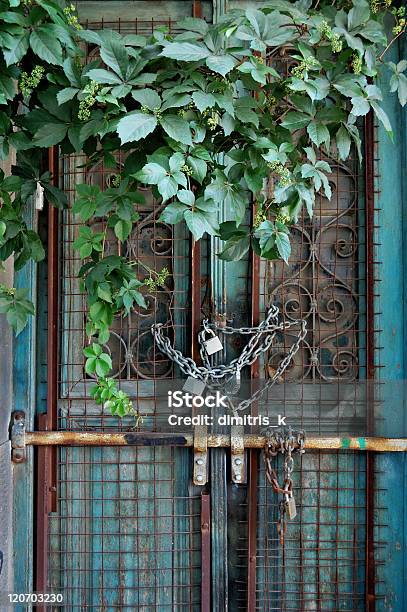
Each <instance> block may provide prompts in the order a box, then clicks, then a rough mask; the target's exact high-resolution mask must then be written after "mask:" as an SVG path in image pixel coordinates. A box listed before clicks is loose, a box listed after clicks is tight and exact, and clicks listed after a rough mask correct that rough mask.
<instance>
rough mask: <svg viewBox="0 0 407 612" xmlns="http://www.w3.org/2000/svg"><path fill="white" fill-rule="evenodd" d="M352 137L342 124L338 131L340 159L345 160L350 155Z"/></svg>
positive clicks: (337, 140) (337, 139) (337, 142)
mask: <svg viewBox="0 0 407 612" xmlns="http://www.w3.org/2000/svg"><path fill="white" fill-rule="evenodd" d="M350 145H351V139H350V136H349V134H348V131H347V130H346V128H344V127H343V125H341V127H340V128H339V130H338V131H337V132H336V146H337V147H338V152H339V159H342V160H345V159H347V158H348V157H349V152H350Z"/></svg>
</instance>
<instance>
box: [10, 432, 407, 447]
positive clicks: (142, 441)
mask: <svg viewBox="0 0 407 612" xmlns="http://www.w3.org/2000/svg"><path fill="white" fill-rule="evenodd" d="M22 438H23V439H22ZM243 440H244V446H245V448H263V447H264V446H265V444H266V441H267V438H266V437H265V436H260V435H250V434H247V435H245V436H244V437H243ZM24 445H26V446H193V445H194V437H193V434H192V433H179V434H168V433H151V432H120V433H104V432H88V431H86V432H84V431H29V432H26V433H25V435H24V436H20V437H19V441H18V446H17V445H16V446H17V447H18V448H21V447H23V446H24ZM16 446H15V447H16ZM208 447H210V448H220V447H230V436H228V435H225V434H209V435H208ZM305 448H306V449H310V450H311V449H315V450H357V451H377V452H395V451H396V452H403V451H404V452H405V451H407V438H364V437H351V436H342V437H323V436H307V437H306V439H305Z"/></svg>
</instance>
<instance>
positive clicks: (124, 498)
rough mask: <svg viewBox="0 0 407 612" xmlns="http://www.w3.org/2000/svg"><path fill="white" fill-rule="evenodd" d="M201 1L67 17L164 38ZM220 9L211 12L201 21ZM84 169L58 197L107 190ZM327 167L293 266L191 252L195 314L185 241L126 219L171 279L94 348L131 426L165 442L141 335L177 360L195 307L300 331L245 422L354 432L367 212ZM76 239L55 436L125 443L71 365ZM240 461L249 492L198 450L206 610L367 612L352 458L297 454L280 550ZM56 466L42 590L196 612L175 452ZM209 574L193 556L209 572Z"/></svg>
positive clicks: (264, 499)
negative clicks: (110, 367)
mask: <svg viewBox="0 0 407 612" xmlns="http://www.w3.org/2000/svg"><path fill="white" fill-rule="evenodd" d="M198 4H200V3H192V2H154V3H151V2H132V3H131V4H130V3H120V12H121V20H120V22H118V21H117V6H118V5H117V4H116V3H113V2H106V3H103V4H101V5H100V4H98V8H97V15H96V14H95V9H94V7H95V6H96V5H95V4H94V3H91V2H83V3H81V2H80V3H79V14H80V16H81V17H82V18H83V19H86V18H88V19H89V20H90V21H91V20H93V22H92V27H103V26H105V27H116V28H117V29H120V31H125V32H140V33H146V32H149V31H151V28H152V27H153V26H154V24H158V25H163V23H166V24H168V25H169V26H170V27H171V29H173V28H174V24H176V20H177V19H179V18H180V17H181V15H182V16H184V15H185V16H186V15H188V14H191V13H192V11H193V10H194V7H195V10H196V8H197V5H198ZM221 4H222V3H216V5H215V6H214V8H215V9H216V11H215V12H214V14H215V16H216V15H218V13H219V12H220V5H221ZM239 4H241V3H239ZM246 4H248V3H246ZM251 4H253V3H251ZM234 5H237V2H235V3H234ZM201 8H202V10H203V12H204V15H205V16H206V17H207V18H208V19H211V16H212V3H210V2H203V3H202V4H201ZM102 14H103V16H104V21H103V22H101V21H100V18H101V15H102ZM96 17H97V18H98V20H99V21H98V23H95V20H96ZM136 18H137V19H136ZM152 18H153V19H152ZM88 52H89V53H92V49H88ZM277 61H280V60H279V59H278V58H277ZM120 155H121V154H120V152H118V153H117V156H118V159H119V161H120V163H126V160H125V159H122V158H121V157H120ZM83 161H84V159H83V158H80V157H78V156H70V157H67V158H64V159H62V158H61V160H60V177H61V184H63V185H64V187H65V190H66V192H67V194H68V196H69V199H70V203H71V204H72V199H73V192H74V187H75V184H76V183H78V182H82V181H86V182H89V183H91V184H98V185H99V186H101V187H102V188H106V187H107V186H109V184H110V182H111V180H112V176H111V170H110V169H109V168H106V167H104V166H103V164H98V165H96V166H94V167H90V168H88V169H86V170H84V169H83V167H81V166H82V164H83ZM329 161H330V163H331V165H332V167H333V173H332V176H331V181H330V182H331V185H332V187H333V198H332V200H331V201H330V202H329V201H327V200H326V199H324V198H320V199H319V200H318V201H317V207H316V211H315V216H314V219H313V220H312V221H310V220H309V219H307V218H305V217H304V218H302V219H301V220H300V222H299V223H298V225H297V226H296V227H295V228H294V230H293V235H294V248H293V255H292V257H291V259H290V265H289V266H288V267H287V266H284V265H283V264H281V263H264V262H262V263H261V264H260V272H259V274H257V273H254V272H253V271H254V270H255V267H254V266H253V261H252V260H251V258H250V257H248V258H247V259H246V260H244V261H242V262H238V263H233V264H230V265H229V267H226V265H225V264H224V263H223V262H220V261H219V260H217V259H216V258H215V256H214V254H215V252H217V251H218V250H219V249H218V248H217V245H216V239H215V241H213V242H212V243H211V244H208V243H205V242H203V243H202V245H201V262H200V266H199V267H200V274H201V277H202V291H200V294H201V295H200V303H199V304H196V303H194V304H191V295H192V292H191V274H192V273H191V265H190V260H191V253H192V251H191V244H190V239H189V235H188V234H187V232H186V230H185V228H182V227H181V228H180V227H175V228H172V227H169V226H166V225H165V224H162V223H160V222H158V221H157V219H158V217H159V214H160V212H161V206H160V203H159V202H157V201H155V200H154V199H153V198H152V196H151V194H150V193H149V192H146V193H145V195H146V203H145V204H143V205H141V206H140V207H139V208H140V209H139V212H140V214H141V217H142V220H141V222H140V223H139V224H138V227H137V229H136V230H135V231H134V233H133V234H132V236H131V237H130V239H129V241H128V243H127V245H126V249H127V252H128V254H129V255H130V256H133V255H134V257H137V258H138V259H141V260H142V262H143V263H145V264H146V265H149V266H151V267H153V268H154V269H156V270H157V269H158V270H159V269H162V268H163V267H167V268H168V269H169V270H170V272H171V275H172V278H171V279H170V281H169V282H168V285H167V286H166V287H165V288H164V289H163V290H162V291H159V292H158V294H157V296H149V297H148V296H147V297H148V299H149V309H148V311H147V313H144V312H142V311H137V310H134V311H133V312H132V313H131V315H130V317H129V318H125V317H118V318H117V320H116V321H115V324H114V332H113V334H112V338H111V341H110V342H109V346H108V350H109V351H110V353H111V355H112V358H113V363H114V375H115V377H116V378H117V380H118V381H120V385H121V387H122V388H124V389H125V390H126V391H127V392H128V393H129V394H130V396H131V397H132V398H133V399H134V401H135V403H136V405H137V407H138V408H139V410H140V412H141V413H142V414H143V415H144V420H143V423H142V428H143V429H147V430H150V431H159V430H160V429H161V428H162V427H163V424H164V419H163V416H162V412H161V413H160V410H159V408H160V407H159V406H158V404H157V385H158V384H159V381H160V380H171V379H173V378H175V377H176V376H177V375H178V374H179V373H178V372H177V371H176V370H175V369H174V368H173V366H172V364H170V363H169V362H168V361H167V359H166V358H165V357H164V356H162V355H160V354H159V352H158V351H157V349H156V347H154V344H153V340H152V337H151V334H150V326H151V324H152V323H153V322H162V323H165V324H167V326H168V333H169V334H170V335H171V336H172V339H173V340H174V342H175V344H176V346H177V348H179V349H181V350H182V351H183V352H184V353H187V354H189V353H190V347H191V344H192V338H191V326H192V306H194V308H195V309H196V308H197V309H198V310H199V311H202V312H203V313H205V314H206V315H207V314H209V315H211V316H213V315H214V314H215V312H217V313H223V312H225V311H226V312H227V315H228V317H230V319H232V320H234V321H235V324H236V325H240V324H245V325H246V324H249V323H250V322H251V317H252V312H251V310H252V308H251V307H252V306H253V305H254V306H255V307H256V308H257V307H258V310H259V311H260V317H262V316H263V314H264V312H265V309H266V307H267V305H269V304H271V303H273V304H276V305H278V306H279V308H280V310H281V313H282V316H283V317H284V318H285V319H288V320H290V319H297V318H306V319H307V322H308V330H309V331H308V335H307V337H306V339H305V342H304V343H303V345H302V346H301V349H300V351H299V352H298V354H297V355H296V357H295V359H294V361H293V363H292V364H291V366H290V367H289V369H288V371H287V373H286V376H285V381H284V382H286V383H289V384H280V385H278V386H275V387H273V389H272V392H271V393H270V394H269V395H268V396H267V397H266V398H265V399H264V400H263V401H262V402H261V403H260V404H259V405H258V406H257V408H256V409H257V410H259V412H260V414H268V415H276V414H278V413H280V414H286V415H287V416H288V418H287V422H288V423H290V424H292V425H293V426H294V427H297V428H299V427H305V428H306V429H308V430H309V431H312V433H324V432H326V431H330V432H333V431H335V432H339V431H346V430H347V429H348V425H349V422H350V421H349V420H347V421H346V419H344V418H343V417H344V415H347V416H348V417H351V418H352V419H353V421H354V419H355V418H357V419H359V421H358V423H359V426H360V428H361V431H365V429H364V428H365V426H366V418H365V417H366V415H365V414H364V413H363V411H362V412H360V410H359V407H360V401H359V399H360V397H359V395H358V394H359V393H360V391H359V387H358V383H357V381H358V380H359V379H360V378H363V377H364V375H365V371H366V352H365V344H366V335H367V333H368V331H369V330H368V328H367V320H366V288H365V280H364V279H365V272H366V265H367V262H366V259H365V255H364V252H365V249H364V243H365V236H366V227H365V218H364V217H365V215H364V203H363V198H359V195H360V194H359V192H360V185H359V177H358V172H359V171H358V169H357V164H356V162H355V160H354V161H352V162H351V163H350V165H349V166H346V167H345V166H344V165H343V164H340V163H338V162H336V160H329ZM271 188H272V186H271ZM222 214H226V211H222ZM99 224H103V220H100V222H99ZM78 227H79V223H78V220H77V219H75V217H74V215H73V214H72V212H70V211H69V210H68V211H67V212H66V213H64V216H63V218H62V219H61V225H60V236H61V245H62V246H61V262H62V263H61V267H60V276H61V290H60V313H59V314H60V328H61V330H60V331H61V334H60V337H61V346H60V363H59V375H58V376H59V381H58V382H59V400H58V427H59V428H60V429H71V430H90V431H101V430H103V431H109V430H110V431H112V430H118V429H125V430H132V428H134V427H135V423H134V421H133V420H131V419H124V420H123V421H119V419H118V418H117V417H111V416H110V415H109V414H106V413H104V412H103V410H102V409H101V408H100V407H99V406H97V405H96V404H95V403H94V402H93V401H92V400H91V398H90V388H91V386H92V384H93V381H92V379H91V378H89V377H87V376H86V375H85V374H84V359H83V356H82V347H83V345H84V344H85V342H86V337H85V303H84V300H83V297H82V296H81V295H80V290H79V284H78V281H77V280H76V278H75V276H76V273H77V271H78V265H79V262H78V260H77V258H76V256H75V253H74V251H73V248H72V244H73V241H74V240H75V237H76V235H77V232H78ZM116 250H117V245H116V243H115V241H114V239H113V238H112V239H109V240H108V241H107V243H106V252H109V253H114V252H116ZM253 310H254V309H253ZM294 334H295V331H294V332H293V334H290V333H287V334H285V335H284V336H281V337H278V338H277V342H276V343H275V344H274V346H273V347H272V349H271V350H270V352H269V354H268V355H267V356H266V359H265V360H264V361H263V362H262V363H260V366H259V373H260V376H261V377H262V378H267V377H268V376H271V375H272V374H273V372H274V370H275V368H276V367H277V365H278V363H279V362H280V361H281V359H282V358H283V357H284V355H285V354H286V353H287V351H288V350H289V348H290V346H291V345H292V343H293V342H294ZM239 342H240V341H238V342H237V343H235V342H229V343H228V344H227V350H226V355H225V356H226V358H227V360H229V359H230V358H231V357H233V356H235V354H236V352H238V351H239V350H240V348H241V344H240V343H239ZM344 399H345V400H346V402H345V404H346V410H345V412H343V405H342V404H343V400H344ZM253 414H254V412H253ZM315 427H318V430H317V429H315ZM253 431H255V430H253ZM248 454H249V453H248ZM250 455H251V460H252V465H253V466H254V469H253V471H250V474H249V480H248V484H247V485H231V484H230V483H229V480H230V478H229V471H228V470H229V468H228V462H229V459H228V454H227V452H226V451H224V450H221V449H213V451H212V453H211V479H210V482H209V484H208V488H207V490H209V491H210V494H211V504H212V505H211V519H212V525H211V534H212V539H211V543H212V550H211V557H212V566H211V567H212V593H211V608H210V609H212V610H214V611H219V612H221V611H222V612H223V611H224V610H227V609H230V610H233V611H235V610H236V611H238V610H245V609H248V610H250V611H252V610H264V611H268V610H281V611H283V610H284V611H286V610H298V611H302V610H304V611H305V610H318V611H320V612H323V611H326V612H333V611H336V610H364V609H366V601H365V591H366V584H365V563H366V545H367V538H368V533H367V531H368V530H367V524H366V499H367V486H369V487H371V486H372V484H371V483H368V481H367V480H368V479H367V471H366V462H365V458H364V457H362V456H357V455H356V454H348V453H336V452H335V453H328V452H324V453H322V452H321V453H307V454H306V455H305V456H304V457H302V460H301V464H299V463H298V462H297V463H296V470H295V473H294V487H295V495H296V499H297V506H298V511H299V514H298V518H297V519H296V520H295V521H294V522H293V523H291V524H290V525H289V526H288V531H287V536H286V538H285V541H284V546H281V545H280V543H279V542H278V538H277V530H276V523H277V519H278V498H277V496H276V495H275V494H274V493H273V491H272V489H271V488H270V486H269V485H268V484H266V480H265V475H264V469H263V464H262V458H261V456H260V454H259V453H257V451H252V452H251V453H250ZM57 464H58V475H57V480H56V491H57V503H56V506H55V507H54V509H53V510H54V511H53V512H52V513H51V514H50V519H49V577H48V580H49V586H50V588H52V589H53V590H55V591H59V590H62V591H63V592H64V593H65V597H66V609H67V610H73V611H76V610H82V609H86V608H89V609H98V610H99V609H100V610H109V611H110V610H115V609H129V610H130V609H138V610H145V611H147V610H148V611H149V610H172V609H173V610H192V611H197V610H199V609H201V607H202V609H205V610H206V611H207V610H208V609H209V608H208V607H206V608H203V602H202V601H201V587H200V581H201V572H202V569H203V561H202V538H201V527H202V525H201V522H202V521H201V490H200V489H199V488H197V487H194V486H193V485H192V484H191V482H192V473H191V468H192V453H191V452H190V451H189V450H187V449H176V448H171V447H167V448H158V447H157V448H147V447H143V448H142V447H133V448H132V447H130V448H122V449H120V448H117V449H116V448H66V449H65V448H61V449H59V450H58V457H57ZM279 470H280V472H281V465H280V466H279ZM251 479H252V482H254V483H255V486H253V487H250V482H251ZM256 481H257V482H256ZM250 532H252V534H253V533H254V538H253V537H252V538H251V537H250ZM377 544H378V545H379V544H380V543H379V542H377ZM253 553H254V554H253ZM252 556H253V558H254V561H253V558H252ZM210 562H211V560H210V559H208V558H207V557H206V558H205V563H206V566H205V568H206V570H208V567H209V564H210ZM253 565H254V570H251V569H250V568H251V567H252V566H253ZM249 572H251V575H252V578H251V580H250V579H249ZM208 597H209V595H208Z"/></svg>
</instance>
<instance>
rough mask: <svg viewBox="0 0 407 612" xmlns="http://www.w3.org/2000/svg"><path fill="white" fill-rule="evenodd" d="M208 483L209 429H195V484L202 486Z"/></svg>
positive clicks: (201, 426)
mask: <svg viewBox="0 0 407 612" xmlns="http://www.w3.org/2000/svg"><path fill="white" fill-rule="evenodd" d="M207 482H208V428H207V427H206V425H197V426H196V427H195V428H194V484H196V485H199V486H202V485H205V484H206V483H207Z"/></svg>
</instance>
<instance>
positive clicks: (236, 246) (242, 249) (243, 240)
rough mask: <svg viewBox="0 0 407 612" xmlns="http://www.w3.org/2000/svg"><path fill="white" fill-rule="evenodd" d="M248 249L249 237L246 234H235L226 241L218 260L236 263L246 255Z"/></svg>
mask: <svg viewBox="0 0 407 612" xmlns="http://www.w3.org/2000/svg"><path fill="white" fill-rule="evenodd" d="M249 248H250V236H249V235H248V234H244V235H240V234H237V235H235V236H232V237H230V238H229V239H228V240H226V243H225V246H224V248H223V250H222V251H221V252H220V253H219V254H218V256H219V259H223V260H224V261H238V260H239V259H242V258H243V257H244V256H245V255H246V253H247V252H248V250H249Z"/></svg>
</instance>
